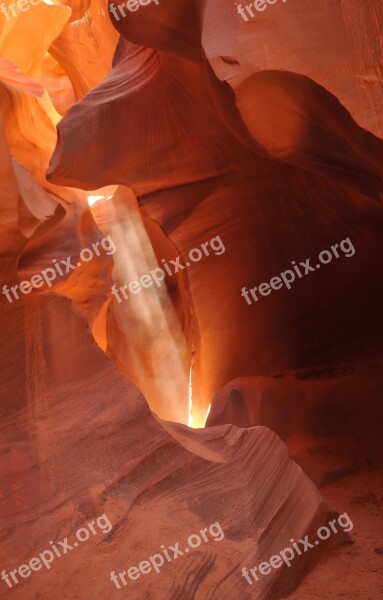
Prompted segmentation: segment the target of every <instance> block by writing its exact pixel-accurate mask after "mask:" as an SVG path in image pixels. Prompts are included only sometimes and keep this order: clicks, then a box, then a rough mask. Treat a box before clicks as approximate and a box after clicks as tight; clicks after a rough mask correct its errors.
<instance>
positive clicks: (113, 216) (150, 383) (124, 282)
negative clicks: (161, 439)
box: [88, 186, 190, 424]
mask: <svg viewBox="0 0 383 600" xmlns="http://www.w3.org/2000/svg"><path fill="white" fill-rule="evenodd" d="M111 196H113V202H112V203H109V202H105V200H108V199H110V198H111ZM88 203H89V206H90V207H91V212H92V214H93V216H94V218H95V221H96V224H97V225H98V227H99V229H100V231H101V232H102V233H104V234H107V235H110V236H111V238H112V240H113V242H114V244H115V246H116V252H115V253H114V254H113V261H114V269H113V274H112V277H113V281H114V284H115V286H116V288H117V290H118V294H119V298H120V299H121V302H120V303H119V302H118V301H117V300H116V301H114V302H113V308H112V310H113V313H114V315H115V317H116V323H117V332H116V335H118V338H119V339H118V355H117V356H116V357H115V358H116V360H117V361H118V363H119V365H120V366H121V367H122V370H123V371H124V372H125V374H126V375H127V376H128V377H129V378H130V379H131V380H132V381H133V383H134V384H135V385H136V386H137V387H138V388H139V389H140V390H141V392H142V393H143V395H144V396H145V398H146V400H147V401H148V404H149V406H150V407H151V409H152V410H153V412H155V413H156V414H157V415H158V416H159V417H160V418H161V419H164V420H170V421H175V422H178V423H183V424H188V423H189V422H190V421H189V415H188V413H189V410H188V404H189V402H190V396H189V393H188V390H189V384H190V373H189V371H190V352H189V349H188V346H187V344H186V340H185V337H184V333H183V330H182V327H181V325H180V322H179V319H178V316H177V314H176V311H175V308H174V305H173V302H172V300H171V298H170V295H169V292H168V289H167V286H166V283H165V280H163V281H162V282H161V285H160V286H157V285H156V284H155V282H154V281H153V284H152V285H151V287H148V288H145V289H144V288H142V289H141V290H140V291H139V293H136V294H135V293H131V292H130V291H129V290H128V289H127V288H125V293H126V294H127V296H128V298H127V299H125V298H124V296H123V294H122V292H121V291H120V288H121V287H124V286H128V285H129V283H130V282H132V281H138V280H139V279H140V278H141V277H142V276H143V275H149V274H150V272H151V271H153V270H154V269H159V268H160V267H159V265H158V261H157V258H156V256H155V253H154V250H153V247H152V244H151V241H150V239H149V236H148V234H147V231H146V229H145V226H144V223H143V221H142V217H141V213H140V210H139V208H138V205H137V202H136V199H135V197H134V194H133V193H132V192H131V191H130V190H129V189H128V188H124V187H122V186H119V187H118V189H117V190H116V191H115V192H113V191H112V193H111V190H110V189H107V188H103V189H101V190H94V191H93V192H90V193H89V194H88ZM112 350H113V349H112Z"/></svg>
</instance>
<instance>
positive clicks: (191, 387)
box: [188, 367, 193, 427]
mask: <svg viewBox="0 0 383 600" xmlns="http://www.w3.org/2000/svg"><path fill="white" fill-rule="evenodd" d="M192 372H193V369H192V367H190V371H189V415H188V425H189V427H193V415H192V408H193V382H192Z"/></svg>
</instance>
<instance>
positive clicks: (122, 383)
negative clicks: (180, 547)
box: [0, 0, 383, 600]
mask: <svg viewBox="0 0 383 600" xmlns="http://www.w3.org/2000/svg"><path fill="white" fill-rule="evenodd" d="M235 6H236V5H235V3H234V2H231V0H230V1H229V0H220V1H218V0H190V1H189V0H188V2H187V3H180V2H179V1H177V0H160V5H155V4H154V3H152V4H150V5H148V6H145V7H144V6H142V7H141V8H140V10H139V11H137V12H134V13H128V14H127V16H126V17H125V18H121V19H120V20H119V21H118V22H113V18H112V17H111V20H112V22H110V20H109V17H108V14H107V8H106V5H104V4H103V3H101V2H99V1H98V0H90V1H88V0H86V1H82V0H81V1H78V2H77V1H74V2H68V4H67V5H66V6H64V5H59V4H58V3H57V2H56V0H54V4H53V5H49V4H44V3H41V4H39V5H38V6H35V7H32V6H31V9H30V11H29V12H25V13H20V15H18V17H17V18H15V19H14V20H13V21H12V22H7V21H6V19H5V17H4V16H3V15H0V22H1V24H2V31H1V34H0V52H1V54H2V58H1V61H0V79H1V86H0V112H1V115H2V119H3V122H4V124H3V125H2V129H1V138H0V142H1V143H0V157H1V165H2V166H1V168H2V175H3V180H4V186H3V190H2V193H1V196H0V203H1V207H2V213H1V215H2V216H1V218H0V227H1V231H2V236H1V242H0V243H1V246H2V251H1V253H0V265H1V272H2V285H3V284H7V285H13V284H14V283H16V282H17V283H18V284H20V282H21V281H23V280H30V279H31V277H32V276H33V275H34V274H35V273H39V272H41V271H43V270H44V269H46V268H47V267H49V266H50V265H51V264H52V261H53V260H58V261H59V260H63V259H66V258H67V257H68V256H78V254H79V253H80V251H81V249H82V248H90V247H91V245H92V244H94V243H96V242H98V241H99V240H100V239H101V236H102V235H106V234H111V235H112V237H116V244H117V246H118V248H117V250H116V252H115V254H114V255H113V256H106V255H105V254H104V255H101V256H98V257H97V258H95V259H94V260H92V261H90V262H88V263H86V264H81V265H80V266H79V267H78V268H76V269H75V270H73V271H71V272H68V273H65V275H63V277H61V278H57V279H56V280H55V282H54V283H53V284H52V286H51V287H49V288H47V287H46V286H45V287H44V288H42V289H35V290H33V292H32V293H31V294H25V295H24V294H22V293H20V294H19V295H20V299H19V300H17V301H16V300H15V301H13V302H7V300H6V297H5V295H4V294H3V297H2V304H1V306H0V322H1V326H2V332H3V336H4V340H5V341H4V343H3V345H2V347H1V354H0V356H1V364H2V370H3V381H2V388H1V397H2V399H3V408H2V410H3V422H4V423H5V427H4V430H3V435H4V437H3V441H2V442H1V444H2V450H3V454H4V456H6V458H7V463H6V466H5V469H4V473H5V490H6V491H5V495H4V497H3V510H2V511H1V514H2V515H4V517H5V519H4V521H3V523H2V525H1V527H0V530H2V538H3V542H4V546H3V547H4V554H3V556H2V560H1V565H2V568H4V569H6V570H7V571H8V572H9V571H11V570H12V569H16V568H18V566H19V565H20V564H22V563H23V562H24V563H25V562H27V561H28V560H29V559H30V558H31V557H32V556H36V555H37V554H38V553H39V552H41V551H43V550H44V549H45V548H48V547H49V544H50V540H54V541H55V540H58V539H63V537H64V536H65V535H68V536H69V535H70V534H71V533H73V532H74V531H75V530H76V529H78V528H79V527H80V526H81V525H82V524H83V523H84V522H86V521H87V519H94V518H96V517H97V516H98V515H100V514H102V513H105V514H107V515H108V517H109V519H110V520H111V522H112V524H113V529H112V530H111V532H110V533H108V535H105V536H102V537H101V538H95V539H92V540H91V541H89V543H88V544H83V545H82V544H81V545H80V548H78V549H76V552H73V553H69V554H68V556H64V557H62V558H61V559H60V561H58V560H57V561H56V562H55V563H54V565H53V567H52V569H51V570H49V571H41V572H39V573H33V574H32V577H29V578H28V579H26V580H25V581H24V579H23V580H22V581H20V583H19V584H18V585H17V586H14V588H13V589H12V590H9V593H13V594H14V595H15V597H20V598H31V599H32V598H40V600H48V599H49V600H50V599H51V598H52V597H59V598H66V597H70V598H75V597H76V598H77V597H78V598H80V599H81V600H82V599H87V598H92V600H94V599H98V598H103V599H109V598H114V597H115V595H116V594H118V593H119V591H120V592H121V590H117V589H116V588H115V586H114V584H113V583H112V582H111V581H110V572H111V571H113V570H115V571H116V572H119V571H122V570H124V569H127V568H129V567H130V566H133V565H135V566H136V565H137V564H138V563H139V562H140V561H143V560H146V559H147V558H148V557H149V556H150V555H151V554H153V553H156V552H157V551H158V549H159V548H160V546H161V544H164V545H165V546H169V545H171V544H174V543H176V541H180V542H181V541H182V540H183V539H184V538H185V537H186V536H187V535H189V534H191V533H194V532H198V531H200V530H201V529H202V528H203V527H205V526H207V525H208V524H209V523H211V522H215V521H218V522H219V523H220V525H221V526H222V529H223V531H224V532H225V538H224V539H223V540H222V541H221V542H219V544H218V543H216V542H212V543H211V544H207V545H206V546H201V547H200V548H198V549H196V550H195V551H194V552H193V553H190V555H189V556H187V557H185V556H184V557H182V558H179V562H177V564H176V565H173V564H169V565H167V566H166V568H164V570H163V572H162V573H161V576H160V577H158V576H157V574H154V573H151V574H150V575H146V576H143V575H142V576H141V577H140V579H139V580H138V581H134V582H133V581H129V586H128V587H127V589H126V591H127V592H128V594H129V593H130V594H131V597H132V598H134V599H136V598H137V600H138V598H140V599H141V598H148V599H150V600H160V599H161V600H162V598H171V599H174V600H176V598H186V599H187V600H189V598H190V600H192V598H201V599H205V598H208V597H209V598H212V599H213V598H220V597H221V596H225V597H226V596H227V597H228V598H230V599H233V600H236V599H237V598H238V600H239V599H241V600H242V599H243V598H259V599H260V600H261V599H262V600H263V599H265V600H266V598H267V599H269V598H271V599H274V598H279V597H285V596H286V595H287V594H288V593H289V592H290V591H291V590H292V589H294V588H295V587H296V586H297V584H298V583H299V582H300V581H301V579H302V577H303V576H304V575H305V574H306V573H307V572H308V571H310V569H311V568H312V567H313V566H314V565H315V564H316V562H317V561H318V560H319V558H320V557H321V556H322V555H323V554H324V553H326V552H327V550H330V549H331V548H332V547H334V546H335V545H338V544H339V543H343V542H347V541H350V538H349V536H348V535H346V533H343V532H342V533H341V534H338V535H337V536H331V537H330V539H329V540H328V541H323V542H322V543H321V544H320V545H319V546H318V548H314V549H312V550H311V551H310V552H309V553H307V554H306V553H305V554H304V555H303V556H301V557H300V558H299V559H298V560H297V561H296V562H294V563H293V564H292V566H291V568H290V569H287V568H285V569H284V571H279V572H278V571H275V572H273V573H272V574H270V575H269V576H268V577H265V578H262V579H261V580H260V582H259V583H257V585H252V586H249V585H248V584H247V583H246V581H245V580H244V578H243V577H242V576H241V569H242V567H243V566H247V567H248V568H251V567H253V566H255V565H257V564H259V563H260V562H262V561H265V560H268V558H269V557H270V556H271V555H272V554H274V553H278V552H280V551H281V550H282V549H283V548H284V547H286V546H287V545H288V544H289V542H291V539H292V538H294V539H295V540H297V539H299V538H303V537H304V536H305V535H310V538H311V537H313V536H315V530H316V528H317V527H319V526H321V525H325V524H327V523H328V521H329V520H330V519H331V518H332V516H334V514H335V513H333V511H332V510H331V509H330V508H329V506H328V505H327V503H326V502H325V501H324V500H323V499H322V497H321V495H320V493H319V492H318V491H317V490H316V488H315V486H314V484H313V483H312V481H310V478H311V479H312V480H313V481H314V482H315V483H317V484H320V485H325V484H327V483H328V482H329V481H334V480H338V479H339V478H340V477H342V476H343V475H345V474H347V473H350V472H352V471H354V470H356V469H362V468H365V467H366V465H367V466H369V467H372V466H373V467H381V461H380V460H379V456H380V455H379V452H380V449H381V432H382V409H381V406H380V404H381V403H380V397H381V388H382V378H381V372H380V371H379V366H380V365H381V350H382V333H383V332H382V321H381V316H380V315H381V305H382V299H383V298H382V296H383V290H382V286H381V282H380V280H379V275H378V274H379V273H380V270H381V267H382V259H383V253H382V251H381V247H382V246H381V244H382V207H381V204H380V203H379V201H380V200H381V198H382V157H383V150H382V149H383V146H382V141H381V139H380V137H381V136H382V122H381V115H380V112H379V108H380V105H381V101H382V87H381V64H380V62H381V61H380V58H379V51H378V48H379V43H378V40H379V2H377V1H375V0H367V1H366V2H365V3H364V4H363V6H360V3H358V2H357V0H350V1H349V2H348V3H347V5H346V4H345V3H342V2H340V1H335V2H334V1H333V0H331V1H330V0H320V1H318V0H316V2H314V1H313V0H309V1H307V2H305V3H302V2H299V1H298V0H287V1H286V2H284V3H282V2H277V3H275V5H270V6H268V7H267V10H266V11H265V12H264V13H262V14H261V13H260V15H259V18H258V15H257V18H254V19H253V20H249V22H248V23H244V22H242V21H241V20H240V16H239V15H238V14H237V12H236V8H235ZM32 8H33V10H32ZM117 32H118V33H119V34H121V37H120V39H119V42H118V45H117V48H116V43H117V39H118V33H117ZM22 35H23V36H24V37H23V39H25V44H24V45H23V47H22V49H21V45H20V42H19V40H20V39H21V36H22ZM115 50H116V51H115ZM114 51H115V53H114ZM113 53H114V57H113ZM112 57H113V64H112ZM56 126H57V132H56ZM379 136H380V137H379ZM106 186H110V188H109V187H108V190H109V191H108V192H106V191H105V189H104V188H105V187H106ZM117 186H118V187H117ZM111 190H112V191H111ZM109 192H110V194H109ZM99 195H101V197H102V198H103V199H105V198H106V197H108V198H109V195H110V196H111V198H110V200H108V201H106V203H105V202H100V203H99V204H98V205H97V204H96V205H94V206H93V207H92V209H91V211H90V209H89V207H88V204H87V196H99ZM136 201H137V202H138V204H137V203H136ZM215 236H220V239H221V240H222V242H223V244H224V248H225V251H224V252H223V253H221V254H211V255H210V256H209V257H208V258H207V259H206V260H203V261H202V260H201V261H199V262H196V263H194V264H193V265H191V266H190V268H187V269H185V270H180V271H179V272H178V273H177V274H174V275H173V276H172V277H169V278H167V280H166V286H165V285H164V286H163V287H161V289H158V290H155V288H153V289H154V290H155V293H152V292H153V290H146V291H148V292H149V294H147V295H142V296H140V297H139V298H138V297H137V298H136V299H133V301H131V302H126V303H123V304H119V303H118V302H117V301H116V299H115V298H113V297H112V295H111V286H112V285H113V283H117V285H118V286H120V285H124V283H128V281H126V280H127V279H130V278H133V277H137V278H138V277H139V276H141V275H143V274H144V273H143V270H145V269H149V270H150V269H152V268H156V267H157V266H158V265H160V264H161V259H166V260H168V261H170V260H176V259H178V258H180V260H181V261H182V262H183V263H185V262H186V261H187V257H188V253H189V251H190V250H191V249H193V248H198V247H200V248H201V247H202V244H204V243H205V242H207V241H208V240H210V239H212V238H214V237H215ZM346 239H348V240H349V246H350V244H351V246H352V248H353V249H354V253H353V254H349V255H348V256H347V255H346V254H345V253H343V254H342V255H340V256H339V257H338V258H337V259H335V258H333V260H332V261H331V264H328V265H324V264H323V267H322V264H321V265H320V270H318V269H317V268H316V267H314V271H315V272H310V273H309V274H308V276H304V277H303V276H302V277H296V281H295V282H294V285H293V286H292V287H291V289H287V287H284V288H282V289H279V290H275V291H273V292H272V293H270V295H265V296H263V295H260V294H259V292H258V296H259V297H258V298H257V300H256V301H254V302H252V303H250V304H249V303H248V302H247V300H246V297H245V295H244V294H243V293H242V295H241V291H242V290H243V288H245V289H246V290H250V289H254V286H257V289H258V288H259V286H260V284H261V283H262V282H270V280H271V279H272V278H273V277H277V276H278V275H280V274H281V272H282V271H284V270H286V269H291V268H293V267H292V261H295V263H294V264H295V265H297V264H300V262H301V261H306V260H307V259H308V258H309V257H310V258H311V259H312V262H311V264H314V266H315V264H316V260H317V259H316V257H318V255H319V253H320V252H321V251H323V250H328V249H330V248H332V246H333V245H334V244H338V247H339V244H340V242H341V241H342V240H346ZM293 275H294V272H293ZM253 300H254V298H253ZM97 346H98V347H97ZM190 368H192V390H191V388H190V386H189V382H188V376H189V370H190ZM134 386H136V387H134ZM139 390H140V391H139ZM191 391H192V401H193V408H192V416H193V419H194V425H196V424H199V425H202V424H203V423H204V422H205V418H206V415H207V412H208V408H209V406H210V404H211V412H210V416H209V419H208V421H207V425H208V427H207V428H206V429H199V430H197V431H193V430H190V429H188V428H187V427H185V426H184V425H181V424H179V423H180V422H183V423H186V422H187V420H188V402H189V395H190V394H191ZM366 395H367V397H366ZM170 421H177V423H172V422H170ZM278 436H279V437H278ZM281 440H282V441H281ZM283 442H285V443H286V446H287V450H286V446H285V444H284V443H283ZM287 451H288V452H289V454H290V457H289V456H288V452H287ZM291 457H292V458H293V459H294V460H292V459H291ZM297 463H298V464H297ZM298 465H300V466H298ZM300 467H302V469H301V468H300ZM325 491H326V489H325ZM348 500H349V498H348ZM336 508H337V509H339V510H340V511H342V510H344V509H343V507H342V506H336ZM369 551H370V549H369ZM375 551H376V550H375ZM333 557H334V555H331V557H330V558H331V561H332V560H333ZM182 561H183V562H182ZM330 564H332V562H331V563H330ZM367 579H368V577H367ZM0 583H1V585H3V586H6V585H7V584H6V583H5V581H1V582H0ZM4 589H6V587H4ZM58 590H59V591H58ZM6 591H8V590H6ZM124 591H125V588H124V589H123V591H122V592H121V593H123V592H124ZM322 592H323V594H322V596H321V597H323V599H324V600H327V598H333V597H334V596H333V595H331V594H332V590H331V589H330V588H328V589H325V586H324V587H323V590H322V589H321V592H320V593H322ZM371 593H372V594H375V590H374V591H372V592H371ZM298 594H299V590H298ZM326 594H327V595H326ZM345 594H346V595H347V594H348V595H350V590H348V589H347V590H345ZM336 597H341V596H340V595H338V596H336ZM372 597H373V598H374V600H375V596H372ZM305 600H306V598H305Z"/></svg>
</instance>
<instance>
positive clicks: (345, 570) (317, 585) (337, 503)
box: [288, 471, 383, 600]
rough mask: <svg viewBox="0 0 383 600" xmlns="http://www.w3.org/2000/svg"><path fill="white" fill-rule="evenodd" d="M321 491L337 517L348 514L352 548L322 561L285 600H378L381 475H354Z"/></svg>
mask: <svg viewBox="0 0 383 600" xmlns="http://www.w3.org/2000/svg"><path fill="white" fill-rule="evenodd" d="M321 491H322V494H323V496H324V497H325V498H326V499H327V500H328V502H329V503H330V505H331V506H332V507H334V508H335V509H336V510H337V511H338V512H339V513H344V512H347V513H348V515H349V517H350V518H351V520H352V522H353V524H354V529H353V530H352V535H353V537H354V544H352V545H346V546H342V547H341V548H338V549H336V550H334V551H333V552H331V553H330V554H329V555H327V556H326V557H324V558H323V559H322V560H321V562H320V563H319V564H318V565H317V567H316V568H315V569H314V571H312V572H311V573H310V574H309V575H308V576H307V577H306V578H305V579H304V581H303V582H302V584H301V585H300V586H299V588H298V589H297V590H295V592H294V593H292V594H290V595H289V597H288V598H289V600H316V599H318V600H336V599H338V598H345V599H352V598H363V600H382V599H383V473H381V472H377V471H363V472H362V473H356V474H353V475H350V476H348V477H345V478H344V479H342V480H341V481H338V482H337V483H334V484H331V485H328V486H326V487H324V488H322V489H321Z"/></svg>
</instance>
